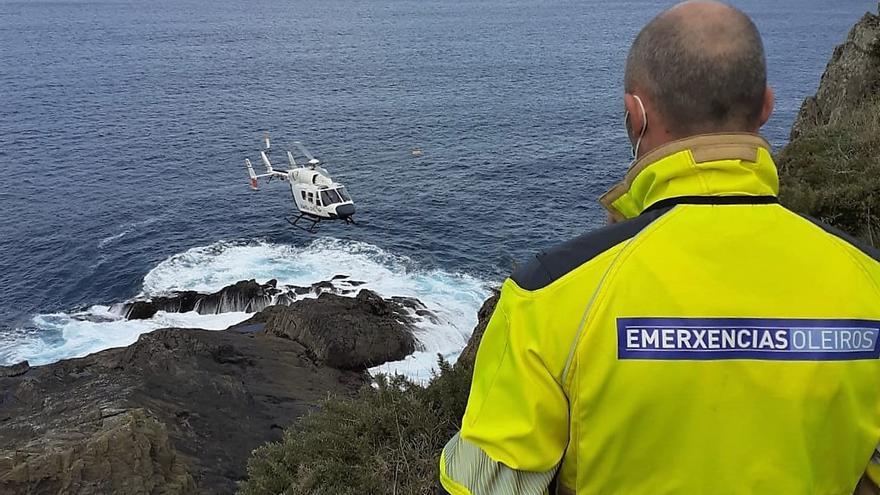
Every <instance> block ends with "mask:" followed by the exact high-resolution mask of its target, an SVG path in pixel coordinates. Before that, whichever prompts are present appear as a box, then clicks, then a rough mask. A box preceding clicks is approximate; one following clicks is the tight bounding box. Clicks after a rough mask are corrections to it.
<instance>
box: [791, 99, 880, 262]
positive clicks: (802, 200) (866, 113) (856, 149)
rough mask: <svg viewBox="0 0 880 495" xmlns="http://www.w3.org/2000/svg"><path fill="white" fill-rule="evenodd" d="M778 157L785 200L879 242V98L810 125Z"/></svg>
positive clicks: (796, 209)
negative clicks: (831, 121) (829, 121)
mask: <svg viewBox="0 0 880 495" xmlns="http://www.w3.org/2000/svg"><path fill="white" fill-rule="evenodd" d="M778 162H779V172H780V181H781V192H780V199H781V200H782V203H783V204H785V205H786V206H788V207H789V208H791V209H792V210H795V211H798V212H800V213H805V214H807V215H810V216H812V217H815V218H817V219H819V220H822V221H823V222H826V223H829V224H831V225H834V226H835V227H837V228H840V229H842V230H844V231H846V232H848V233H850V234H852V235H854V236H857V237H860V238H861V239H863V240H864V241H865V242H866V243H868V244H871V245H873V246H875V247H878V246H880V100H871V101H867V102H865V103H864V104H863V105H862V106H861V107H860V108H859V109H858V110H857V111H855V112H852V113H851V114H850V115H847V116H846V117H845V118H843V119H841V120H840V121H839V122H836V123H834V124H829V125H826V126H823V127H819V128H816V129H812V130H809V131H807V132H806V133H805V134H803V135H801V136H799V137H798V138H797V139H795V140H794V141H792V142H791V143H789V145H788V146H787V147H786V148H785V149H784V150H783V151H782V153H780V155H779V157H778Z"/></svg>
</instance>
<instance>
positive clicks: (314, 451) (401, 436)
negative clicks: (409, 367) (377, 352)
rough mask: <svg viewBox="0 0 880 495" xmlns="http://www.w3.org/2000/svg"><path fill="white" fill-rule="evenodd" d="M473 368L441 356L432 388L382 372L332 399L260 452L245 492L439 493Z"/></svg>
mask: <svg viewBox="0 0 880 495" xmlns="http://www.w3.org/2000/svg"><path fill="white" fill-rule="evenodd" d="M471 373H472V369H471V367H469V366H457V367H452V366H450V365H449V364H448V363H447V362H445V361H443V360H442V359H441V360H440V372H439V373H438V374H437V375H436V376H435V377H434V378H433V380H431V382H430V383H429V384H428V385H427V386H426V387H422V386H419V385H416V384H413V383H412V382H409V381H407V380H406V379H405V378H403V377H400V376H395V377H390V378H389V377H382V376H380V377H377V379H376V382H377V386H376V387H375V388H373V387H365V388H364V389H363V390H361V391H360V393H359V394H358V395H357V396H356V397H353V398H341V397H331V398H328V399H327V400H325V401H324V403H323V404H322V405H321V409H320V411H318V412H314V413H312V414H309V415H307V416H305V417H303V418H302V419H300V420H299V421H298V422H297V423H296V424H294V425H293V426H292V427H290V428H288V429H287V430H286V431H285V432H284V436H283V438H282V440H281V441H280V442H277V443H269V444H266V445H264V446H262V447H260V448H258V449H257V450H255V451H254V453H253V455H252V457H251V459H250V461H248V480H247V481H246V482H244V483H243V485H242V487H241V490H240V493H241V494H242V495H263V494H281V493H283V494H287V495H299V494H340V495H344V494H352V495H354V494H357V495H363V494H365V493H370V494H380V493H388V494H429V493H436V487H437V481H436V480H437V462H438V457H439V453H440V451H441V450H442V448H443V445H444V444H445V442H446V441H447V440H448V439H449V438H451V437H452V435H453V434H454V433H455V432H456V431H458V428H459V427H460V425H461V417H462V416H463V414H464V407H465V404H466V403H467V395H468V391H469V389H470V380H471Z"/></svg>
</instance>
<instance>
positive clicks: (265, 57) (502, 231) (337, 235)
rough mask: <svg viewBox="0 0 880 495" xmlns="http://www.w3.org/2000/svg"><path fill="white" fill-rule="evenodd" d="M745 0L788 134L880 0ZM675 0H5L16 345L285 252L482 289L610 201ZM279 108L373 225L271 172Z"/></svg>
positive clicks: (408, 286)
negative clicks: (637, 86)
mask: <svg viewBox="0 0 880 495" xmlns="http://www.w3.org/2000/svg"><path fill="white" fill-rule="evenodd" d="M733 3H734V4H735V5H737V6H739V7H741V8H743V9H744V10H745V11H746V12H747V13H749V14H751V15H752V16H753V17H754V18H755V20H756V22H757V24H758V26H759V28H760V30H761V32H762V34H763V36H764V40H765V44H766V47H767V54H768V62H769V70H770V82H771V84H772V85H773V86H774V88H775V89H776V94H777V110H776V113H775V115H774V117H773V119H772V120H771V121H770V123H769V124H768V125H767V126H766V128H765V134H766V135H767V137H768V138H769V139H770V140H771V142H772V143H773V144H774V145H775V146H781V145H784V143H785V142H786V139H787V136H788V130H789V128H790V126H791V123H792V121H793V119H794V116H795V114H796V112H797V110H798V108H799V106H800V103H801V101H802V100H803V98H804V97H805V96H807V95H808V94H811V93H813V92H814V91H815V89H816V87H817V85H818V82H819V77H820V75H821V73H822V70H823V69H824V66H825V64H826V62H827V60H828V58H829V56H830V55H831V52H832V49H833V47H834V45H835V44H838V43H840V42H841V41H843V39H844V38H845V36H846V33H847V31H848V30H849V28H850V27H851V26H852V24H854V23H855V21H856V20H857V19H858V18H859V17H860V16H861V15H862V14H863V13H864V12H865V11H867V10H870V9H874V8H876V2H875V1H874V0H837V1H834V2H829V1H826V0H776V1H773V2H767V1H761V0H741V1H735V2H733ZM671 4H672V2H666V1H648V0H644V1H637V0H622V1H614V2H606V1H601V2H600V1H540V2H539V1H520V0H474V1H459V0H443V1H436V2H434V1H425V0H372V1H365V0H364V1H356V0H321V1H304V0H288V1H278V0H255V1H249V2H237V1H235V2H234V1H230V0H215V1H211V2H208V1H193V0H174V1H169V0H157V1H146V0H140V1H128V0H122V1H34V0H31V1H6V0H0V167H2V170H3V177H4V179H5V180H4V186H3V187H2V188H0V211H2V215H0V360H6V361H10V360H13V359H17V358H22V357H28V358H30V359H32V360H36V361H37V362H48V361H51V360H54V359H58V358H61V357H66V356H68V355H76V354H82V353H84V352H86V351H91V350H95V349H96V348H100V347H106V346H108V345H113V344H117V345H122V344H124V343H126V342H127V341H128V339H130V338H133V337H131V335H136V334H137V333H138V332H140V331H146V330H148V329H150V328H152V327H150V328H146V327H143V328H140V327H139V328H137V329H132V328H128V329H127V330H125V331H123V330H119V328H117V327H120V328H121V327H122V326H123V324H122V323H119V322H116V323H113V324H107V325H106V326H104V327H101V326H92V327H89V328H87V329H84V328H79V327H77V325H79V323H77V321H79V320H77V318H75V317H71V314H73V313H75V312H76V311H80V310H84V309H85V308H89V307H90V306H92V305H96V304H105V305H106V304H110V303H112V302H117V301H122V300H125V299H128V298H131V297H134V296H136V295H138V294H141V295H151V294H155V293H158V292H163V291H167V290H171V289H179V288H196V289H204V290H211V289H216V288H219V287H220V286H222V285H223V284H224V283H227V282H234V281H235V280H236V279H238V278H253V277H256V278H258V279H260V278H262V279H268V278H273V276H278V273H281V278H284V276H285V274H286V275H288V278H289V279H290V280H296V281H306V282H307V281H308V280H309V279H316V280H317V279H320V277H323V276H326V275H327V274H331V273H334V272H351V273H354V274H358V275H360V276H362V277H363V278H368V277H372V279H371V280H369V282H371V283H372V284H374V286H376V287H377V288H379V289H384V292H407V291H409V292H412V293H413V294H412V295H417V296H419V297H422V298H426V299H429V300H431V298H432V296H431V294H443V296H442V297H439V296H438V297H439V298H438V299H436V300H433V302H434V303H435V304H436V305H439V306H444V305H445V306H444V307H446V309H448V310H449V312H450V314H452V313H455V312H456V311H459V312H470V311H472V310H475V308H476V307H478V303H479V300H480V299H481V298H482V297H483V296H484V295H485V294H486V293H485V285H486V284H487V283H491V282H494V281H498V280H500V279H501V278H502V277H503V276H504V275H505V274H506V273H507V272H508V271H509V270H510V267H511V266H512V264H513V262H514V260H522V259H525V258H527V257H528V256H529V255H530V254H531V253H534V252H535V251H537V250H539V249H542V248H545V247H547V246H549V245H551V244H553V243H556V242H559V241H562V240H564V239H567V238H570V237H572V236H575V235H577V234H579V233H581V232H583V231H585V230H588V229H591V228H593V227H597V226H599V225H601V224H602V223H603V222H604V215H603V213H602V212H601V211H600V208H599V206H598V205H597V203H596V202H595V199H596V198H597V196H599V195H600V194H601V193H602V192H604V191H605V190H606V189H607V188H608V187H609V186H610V185H611V184H612V183H613V182H614V181H616V180H617V179H619V178H620V176H621V175H622V173H623V171H624V169H625V167H626V166H627V164H628V163H627V162H628V159H629V148H628V142H627V141H626V137H625V132H624V130H623V124H622V115H621V114H622V105H621V102H620V94H621V79H622V69H623V61H624V57H625V54H626V51H627V49H628V46H629V44H630V42H631V40H632V39H633V37H634V36H635V34H636V33H637V31H638V30H639V28H640V27H641V26H643V25H644V24H645V22H646V21H647V20H648V19H650V18H651V17H652V16H653V15H655V14H656V13H658V12H659V11H660V10H662V9H663V8H665V7H667V6H669V5H671ZM266 130H268V131H270V132H271V133H272V135H273V136H274V138H275V143H276V145H278V146H281V145H283V144H284V143H285V142H291V141H293V140H301V141H304V142H305V143H307V144H308V145H309V147H310V148H311V149H312V151H313V152H315V153H316V154H318V155H319V156H320V157H322V158H323V159H324V160H325V161H326V162H327V164H328V165H327V167H328V169H329V170H330V172H331V173H332V174H333V175H334V177H335V178H336V179H337V180H339V181H341V182H343V183H345V184H346V185H347V186H348V189H349V191H350V193H351V194H352V196H353V197H354V200H355V201H356V203H357V207H358V213H357V215H356V218H357V220H358V222H359V225H358V226H355V227H346V226H343V225H335V224H328V225H326V226H323V227H322V228H321V230H320V232H319V234H318V235H317V236H312V235H309V234H306V233H304V232H300V231H297V230H293V229H291V228H290V227H289V226H288V224H287V223H286V222H285V221H284V216H285V215H287V214H289V213H291V212H290V205H289V195H288V193H287V191H286V190H285V186H283V185H280V184H272V185H269V186H268V187H264V188H263V189H262V190H261V191H260V192H259V193H253V192H251V191H250V190H249V189H248V188H247V187H246V180H245V179H246V177H245V174H244V169H243V167H242V162H243V159H244V158H245V157H246V156H249V157H251V159H255V158H256V157H257V154H256V149H257V147H258V146H259V141H258V140H259V138H260V136H261V135H262V133H263V131H266ZM413 147H420V148H421V149H422V150H424V155H423V156H422V157H419V158H416V157H413V156H412V155H411V154H410V150H411V149H412V148H413ZM304 267H307V268H304ZM218 274H219V275H218ZM462 294H464V295H462ZM444 298H445V299H444ZM96 311H97V310H93V311H92V312H93V313H95V312H96ZM92 316H94V315H92ZM105 316H106V315H105ZM449 318H450V319H454V316H449ZM462 318H463V319H462V320H461V321H459V322H458V324H457V325H458V326H459V327H461V328H459V330H458V331H459V333H466V330H467V329H469V328H468V326H469V324H470V323H471V319H472V318H473V317H472V316H471V315H468V316H466V317H462ZM92 319H94V318H92ZM176 323H179V322H176ZM114 324H115V325H116V327H114V326H113V325H114ZM158 324H160V323H157V325H158ZM218 326H219V324H218ZM116 331H119V332H121V333H122V334H124V335H125V337H124V338H120V339H119V340H115V338H109V340H106V339H105V337H106V335H103V334H109V333H112V332H116ZM102 335H103V336H102ZM465 337H466V335H465ZM102 339H105V340H102ZM423 340H430V338H429V337H423ZM428 347H430V346H428Z"/></svg>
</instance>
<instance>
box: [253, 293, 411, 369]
mask: <svg viewBox="0 0 880 495" xmlns="http://www.w3.org/2000/svg"><path fill="white" fill-rule="evenodd" d="M419 304H421V303H419ZM256 322H262V323H263V324H264V325H265V328H264V329H263V332H265V333H267V334H269V335H274V336H277V337H284V338H288V339H291V340H293V341H295V342H299V343H300V344H302V345H303V346H305V347H307V348H308V349H310V350H311V351H312V352H313V357H314V358H315V360H316V361H317V362H320V363H325V364H327V365H328V366H332V367H334V368H340V369H363V368H369V367H372V366H376V365H378V364H382V363H384V362H387V361H397V360H400V359H403V358H404V357H406V356H408V355H410V354H412V353H413V351H415V348H416V342H415V338H414V337H413V334H412V329H411V327H410V326H409V316H408V315H407V314H406V313H405V312H404V309H403V306H401V305H400V304H399V303H397V302H394V301H386V300H384V299H382V298H381V297H380V296H379V295H378V294H376V293H375V292H372V291H369V290H361V291H360V292H359V293H358V295H357V297H354V298H352V297H343V296H337V295H335V294H330V293H324V294H321V295H320V296H319V297H318V298H317V299H306V300H303V301H299V302H297V303H296V304H295V305H293V306H290V307H286V306H273V307H272V308H268V309H267V310H266V311H263V312H262V313H260V314H259V315H258V316H256V317H254V318H252V319H251V320H248V321H246V322H244V323H243V324H242V325H250V324H253V323H256Z"/></svg>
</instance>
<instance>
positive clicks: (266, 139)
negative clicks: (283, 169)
mask: <svg viewBox="0 0 880 495" xmlns="http://www.w3.org/2000/svg"><path fill="white" fill-rule="evenodd" d="M263 146H265V148H264V149H265V150H266V151H270V150H271V149H272V141H270V140H269V133H268V132H267V133H265V134H263Z"/></svg>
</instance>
